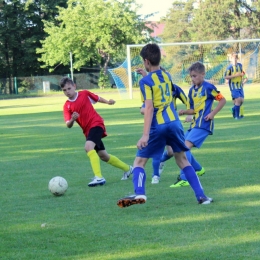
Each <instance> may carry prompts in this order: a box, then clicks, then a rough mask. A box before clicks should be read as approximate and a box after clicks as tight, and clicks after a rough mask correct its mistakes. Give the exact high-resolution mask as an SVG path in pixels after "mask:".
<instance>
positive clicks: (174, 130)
mask: <svg viewBox="0 0 260 260" xmlns="http://www.w3.org/2000/svg"><path fill="white" fill-rule="evenodd" d="M140 55H141V57H142V58H143V63H144V67H145V69H146V71H148V72H149V74H148V75H147V76H145V77H143V78H142V79H141V80H140V82H139V85H140V90H141V95H142V98H143V101H144V102H145V111H144V127H143V135H142V137H141V138H140V140H139V141H138V142H137V147H138V151H137V154H136V158H135V161H134V170H133V185H134V193H135V194H134V195H131V196H127V197H124V198H122V199H120V200H118V202H117V205H118V206H119V207H128V206H131V205H134V204H142V203H145V202H146V200H147V197H146V195H145V194H146V193H145V182H146V173H145V170H144V167H145V165H146V163H147V161H148V159H149V158H154V157H156V156H160V155H161V154H162V152H163V150H164V147H165V145H169V146H171V147H172V149H173V151H174V153H175V160H176V163H177V165H178V166H179V167H180V168H181V169H182V170H183V172H184V173H185V176H186V178H187V179H188V181H189V183H190V185H191V187H192V189H193V191H194V193H195V196H196V199H197V201H198V203H199V204H209V203H211V202H212V199H211V198H208V197H207V196H206V195H205V194H204V191H203V188H202V186H201V184H200V181H199V179H198V177H197V175H196V173H195V171H194V169H193V168H192V166H191V165H190V163H189V162H188V160H187V158H186V156H185V151H188V150H189V149H188V148H187V147H186V146H185V140H184V133H183V128H182V124H181V122H180V120H179V117H178V114H177V112H176V110H175V109H174V104H173V102H172V93H171V77H170V75H169V74H168V73H167V72H164V71H162V70H161V69H160V60H161V51H160V48H159V46H158V45H157V44H147V45H146V46H145V47H143V48H142V50H141V53H140Z"/></svg>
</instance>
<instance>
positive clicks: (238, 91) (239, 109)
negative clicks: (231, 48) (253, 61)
mask: <svg viewBox="0 0 260 260" xmlns="http://www.w3.org/2000/svg"><path fill="white" fill-rule="evenodd" d="M237 60H238V55H237V53H232V55H231V64H230V65H229V66H228V67H227V69H226V72H225V79H226V80H228V84H229V89H230V92H231V97H232V100H233V102H234V106H233V108H232V114H233V117H234V118H235V119H241V118H243V117H244V108H243V102H244V91H243V84H244V82H245V80H244V75H245V72H244V71H243V66H242V64H241V63H238V62H237Z"/></svg>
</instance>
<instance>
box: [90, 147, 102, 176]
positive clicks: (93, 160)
mask: <svg viewBox="0 0 260 260" xmlns="http://www.w3.org/2000/svg"><path fill="white" fill-rule="evenodd" d="M87 155H88V157H89V160H90V164H91V167H92V171H93V173H94V175H95V176H96V177H99V178H102V174H101V168H100V159H99V156H98V154H97V152H96V151H95V150H91V151H89V152H87Z"/></svg>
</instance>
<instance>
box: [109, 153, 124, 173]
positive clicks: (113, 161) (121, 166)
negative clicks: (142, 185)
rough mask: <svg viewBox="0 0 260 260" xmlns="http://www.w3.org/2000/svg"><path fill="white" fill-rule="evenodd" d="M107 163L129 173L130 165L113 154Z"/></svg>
mask: <svg viewBox="0 0 260 260" xmlns="http://www.w3.org/2000/svg"><path fill="white" fill-rule="evenodd" d="M107 163H109V164H111V165H113V166H114V167H116V168H119V169H121V170H123V171H124V172H127V171H129V165H127V164H126V163H124V162H122V161H121V160H120V159H118V158H117V157H116V156H114V155H112V154H109V160H108V162H107Z"/></svg>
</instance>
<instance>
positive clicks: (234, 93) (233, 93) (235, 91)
mask: <svg viewBox="0 0 260 260" xmlns="http://www.w3.org/2000/svg"><path fill="white" fill-rule="evenodd" d="M231 97H232V99H237V98H240V97H241V98H244V90H243V89H233V90H231Z"/></svg>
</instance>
